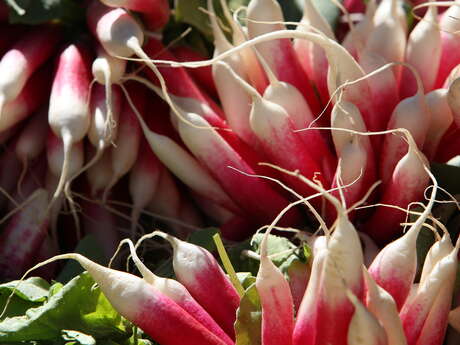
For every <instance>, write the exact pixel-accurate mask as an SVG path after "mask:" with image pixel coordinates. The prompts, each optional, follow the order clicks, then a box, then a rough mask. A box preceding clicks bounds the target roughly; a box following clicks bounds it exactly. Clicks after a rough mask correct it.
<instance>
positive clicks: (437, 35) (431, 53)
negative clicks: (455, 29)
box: [400, 6, 441, 98]
mask: <svg viewBox="0 0 460 345" xmlns="http://www.w3.org/2000/svg"><path fill="white" fill-rule="evenodd" d="M437 15H438V10H437V7H435V6H430V7H429V8H428V10H427V12H426V14H425V16H424V17H423V19H422V20H420V21H419V22H418V24H417V25H416V26H415V27H414V29H413V30H412V31H411V34H410V36H409V39H408V42H407V50H406V58H405V61H406V62H407V63H409V64H411V65H412V66H414V68H415V69H416V70H417V71H418V72H419V73H420V78H421V80H422V83H423V88H424V90H425V92H429V91H431V90H433V88H434V83H435V81H436V74H437V72H438V68H439V61H440V58H441V31H440V30H439V28H438V25H437V24H438V20H437ZM427 59H429V61H430V63H427V61H428V60H427ZM416 90H417V83H416V80H415V78H414V77H413V76H412V75H411V73H410V71H409V70H407V69H405V70H404V71H403V74H402V79H401V85H400V95H401V98H406V97H409V96H410V95H413V94H414V93H415V92H416Z"/></svg>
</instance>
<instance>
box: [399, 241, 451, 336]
mask: <svg viewBox="0 0 460 345" xmlns="http://www.w3.org/2000/svg"><path fill="white" fill-rule="evenodd" d="M458 246H459V243H458V242H457V244H456V246H455V248H454V249H453V250H451V251H450V252H449V254H448V255H446V256H444V257H443V258H441V259H440V260H439V261H438V262H437V263H436V264H435V265H434V267H433V268H432V270H431V272H430V273H429V274H428V276H427V277H426V279H425V280H424V281H423V283H421V284H420V285H419V286H418V288H417V290H416V291H415V292H414V293H413V294H412V295H411V296H410V297H409V298H408V300H407V301H406V303H405V304H404V307H403V308H402V310H401V312H400V317H401V320H402V322H403V327H404V332H405V333H406V338H407V342H408V344H409V345H412V344H423V345H425V344H433V345H437V344H442V342H443V339H444V335H445V331H446V328H447V318H448V314H449V310H450V307H451V303H452V294H453V289H454V282H455V276H456V271H457V266H458V259H457V255H458V249H459V248H458Z"/></svg>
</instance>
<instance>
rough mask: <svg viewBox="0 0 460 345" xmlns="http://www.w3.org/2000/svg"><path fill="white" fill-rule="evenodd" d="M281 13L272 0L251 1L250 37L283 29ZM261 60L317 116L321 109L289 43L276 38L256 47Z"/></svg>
mask: <svg viewBox="0 0 460 345" xmlns="http://www.w3.org/2000/svg"><path fill="white" fill-rule="evenodd" d="M283 20H284V18H283V14H282V12H281V7H280V5H279V4H278V2H276V1H275V0H251V1H250V2H249V5H248V10H247V21H248V22H247V27H248V34H249V37H250V38H254V37H257V36H261V35H263V34H266V33H270V32H274V31H278V30H283V29H284V25H283V24H280V22H283ZM257 21H274V22H277V24H263V23H258V22H257ZM257 49H258V51H259V52H260V54H261V55H262V57H263V58H264V59H265V60H266V61H267V63H268V65H269V66H270V68H271V69H272V70H273V71H274V72H275V74H276V76H277V77H278V78H279V79H280V80H282V81H285V82H288V83H290V84H292V85H294V86H295V87H296V88H297V89H298V90H299V91H300V92H301V93H302V95H303V96H304V97H305V99H306V100H307V102H308V104H309V106H310V107H311V109H312V110H313V112H314V113H319V112H320V110H321V107H320V105H319V101H318V99H317V98H316V95H315V93H314V90H313V88H312V86H311V85H310V81H309V80H308V76H307V75H306V74H305V72H304V71H303V69H302V67H301V65H300V63H299V60H298V58H297V55H296V53H295V51H294V48H293V46H292V43H291V41H289V40H288V39H277V40H273V41H270V42H264V43H261V44H258V45H257Z"/></svg>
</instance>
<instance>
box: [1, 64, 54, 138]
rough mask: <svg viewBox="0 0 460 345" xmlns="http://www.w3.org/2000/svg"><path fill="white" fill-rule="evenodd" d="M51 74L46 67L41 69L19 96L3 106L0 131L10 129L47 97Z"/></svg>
mask: <svg viewBox="0 0 460 345" xmlns="http://www.w3.org/2000/svg"><path fill="white" fill-rule="evenodd" d="M50 79H51V73H50V69H49V67H48V66H45V67H43V68H41V69H40V70H39V71H37V72H36V73H34V74H33V75H32V77H31V78H30V79H29V80H28V82H27V84H26V85H25V87H24V89H22V91H21V93H20V94H19V96H18V97H17V98H16V99H14V100H12V101H11V102H8V103H6V104H5V105H4V107H3V111H2V116H1V118H0V131H4V130H6V129H9V128H11V127H12V126H14V125H15V124H17V123H18V122H20V121H22V120H23V119H25V118H26V117H27V116H29V115H30V114H32V113H33V112H34V111H36V110H37V109H38V108H39V107H40V106H41V105H42V104H43V103H44V102H45V100H46V97H48V95H49V90H50V88H49V85H50Z"/></svg>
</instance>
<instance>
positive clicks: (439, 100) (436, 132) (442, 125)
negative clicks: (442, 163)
mask: <svg viewBox="0 0 460 345" xmlns="http://www.w3.org/2000/svg"><path fill="white" fill-rule="evenodd" d="M426 102H427V105H428V108H429V109H430V112H431V121H430V126H429V128H428V132H427V134H426V139H425V142H424V144H423V151H424V152H425V154H426V155H427V157H428V159H429V160H432V158H433V156H434V154H435V153H436V151H437V149H438V145H439V142H440V141H441V138H442V137H443V135H444V134H445V133H446V132H447V130H448V129H449V127H450V125H451V124H452V121H453V113H452V110H451V107H450V106H449V91H448V90H446V89H437V90H433V91H431V92H430V93H428V94H427V95H426Z"/></svg>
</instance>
